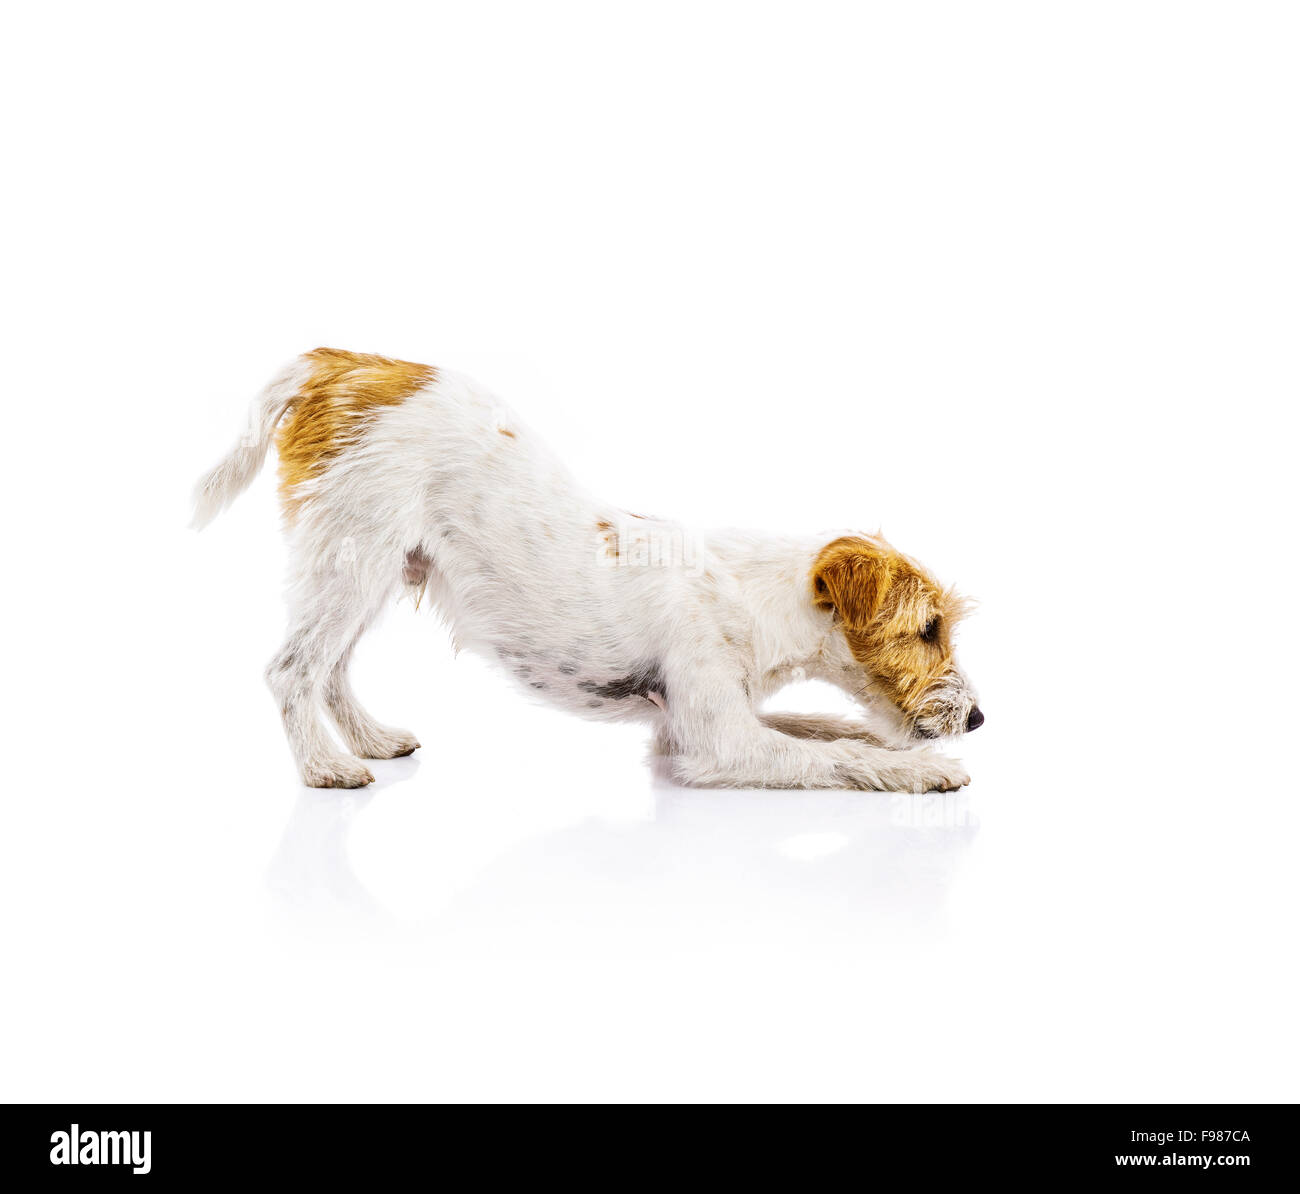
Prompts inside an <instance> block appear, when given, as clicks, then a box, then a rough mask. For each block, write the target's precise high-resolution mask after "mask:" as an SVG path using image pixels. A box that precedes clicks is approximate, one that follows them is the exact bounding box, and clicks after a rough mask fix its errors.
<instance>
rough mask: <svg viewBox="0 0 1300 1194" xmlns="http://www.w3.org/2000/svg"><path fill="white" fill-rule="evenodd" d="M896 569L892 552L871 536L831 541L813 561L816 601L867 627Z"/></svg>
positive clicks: (847, 621)
mask: <svg viewBox="0 0 1300 1194" xmlns="http://www.w3.org/2000/svg"><path fill="white" fill-rule="evenodd" d="M892 573H893V569H892V567H891V565H890V552H889V551H888V549H887V548H882V547H881V546H880V545H879V544H877V543H873V542H872V541H871V540H870V539H858V538H844V539H836V540H835V542H833V543H828V544H827V545H826V546H825V547H823V548H822V549H821V551H820V552H818V554H817V559H816V560H815V561H814V562H813V570H812V587H813V602H814V603H815V604H816V605H818V606H820V607H821V608H822V609H834V610H835V611H836V612H837V613H838V614H839V615H840V617H841V618H843V619H844V621H845V622H846V623H848V625H850V626H866V625H868V624H869V623H870V622H871V620H872V619H873V618H874V617H875V616H876V614H877V613H878V612H879V610H880V604H881V602H882V601H884V599H885V594H886V592H888V590H889V583H890V580H891V577H892Z"/></svg>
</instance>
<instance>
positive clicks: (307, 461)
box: [195, 348, 984, 792]
mask: <svg viewBox="0 0 1300 1194" xmlns="http://www.w3.org/2000/svg"><path fill="white" fill-rule="evenodd" d="M277 429H278V435H277ZM273 437H274V438H276V442H277V447H278V449H279V454H280V471H281V493H282V496H283V499H284V504H285V511H286V523H287V529H288V534H289V540H290V550H291V552H292V581H291V584H290V588H289V606H290V621H289V634H288V638H287V639H286V641H285V643H284V646H283V647H282V648H281V649H280V651H279V652H278V653H277V654H276V656H275V658H274V659H273V660H272V661H271V664H270V666H269V667H268V669H267V673H266V674H267V680H268V682H269V683H270V686H271V689H272V691H273V692H274V694H275V697H276V700H277V701H278V702H279V705H280V711H281V714H282V715H283V717H284V726H285V732H286V733H287V735H288V738H289V745H290V747H291V748H292V749H293V753H294V757H295V759H296V760H297V763H298V767H299V769H300V770H301V773H302V777H303V779H304V781H305V782H306V783H308V784H310V785H313V786H315V787H342V788H354V787H360V786H361V785H364V784H368V783H370V782H371V780H372V779H373V778H374V777H373V776H372V775H371V773H370V771H369V770H368V769H367V768H366V766H365V764H364V763H362V762H361V761H360V759H387V758H395V757H397V756H399V755H406V754H410V753H411V752H412V751H413V750H415V749H416V748H417V747H418V746H419V743H418V742H417V741H416V740H415V738H414V737H413V736H412V735H411V734H409V733H407V732H406V731H405V730H394V729H389V728H388V727H386V726H382V725H380V724H379V723H378V722H376V721H375V720H374V719H373V718H372V717H371V716H370V715H369V714H368V713H367V712H366V711H365V710H364V709H363V708H362V707H361V706H360V705H359V704H358V703H357V699H356V697H355V696H354V695H353V693H352V689H351V687H350V685H349V683H348V666H349V663H350V660H351V656H352V651H353V648H354V647H355V646H356V643H357V640H358V639H359V638H360V637H361V635H362V634H363V633H364V632H365V630H366V628H367V627H368V626H369V625H370V623H371V622H372V621H373V620H374V618H375V616H376V615H377V614H378V613H379V611H380V610H381V609H382V608H383V606H384V605H385V603H386V602H388V601H389V600H390V599H391V598H392V597H393V595H394V593H395V592H397V591H399V590H401V589H403V588H405V589H406V590H408V591H414V592H415V593H416V595H417V597H418V595H420V594H422V593H423V592H425V591H426V590H427V591H428V593H429V595H430V596H431V597H432V599H433V601H434V602H435V603H436V605H437V607H438V608H439V609H440V610H441V611H442V613H443V614H444V615H445V616H446V618H447V619H448V621H449V622H450V624H451V626H452V629H453V632H454V634H455V638H456V640H457V642H458V644H459V645H460V646H461V647H464V648H468V649H471V650H478V651H480V652H482V653H483V654H485V655H488V656H489V657H491V658H493V659H496V660H498V661H499V662H500V663H501V664H502V665H503V666H504V667H505V669H506V670H507V671H508V672H509V673H510V674H512V675H513V676H515V677H516V678H517V679H518V680H519V681H520V682H521V683H522V684H523V685H524V686H525V688H526V689H527V690H528V691H530V692H533V693H535V694H536V695H538V696H541V697H544V698H545V699H547V700H549V701H551V702H552V703H554V704H557V705H560V706H562V707H564V708H567V709H570V710H572V711H574V712H575V713H580V714H583V715H585V716H587V717H596V718H603V719H606V720H626V719H633V718H637V719H644V720H649V721H651V722H653V723H654V724H655V726H656V727H657V744H658V748H659V750H660V751H661V752H662V753H664V754H666V755H668V756H669V758H670V760H671V768H672V772H673V774H674V775H675V776H676V778H678V779H679V780H681V781H682V782H685V783H689V784H704V785H725V786H733V787H782V788H786V787H793V788H804V787H807V788H875V789H881V790H885V791H910V792H920V791H932V790H947V789H952V788H957V787H960V786H961V785H962V784H965V783H967V782H969V779H968V776H967V775H966V772H965V771H964V770H963V769H962V766H961V764H960V763H959V762H957V761H955V760H953V759H949V758H946V757H944V756H942V755H939V754H935V753H932V752H931V751H930V750H928V749H925V748H918V746H917V740H918V739H934V738H941V737H948V736H951V735H956V734H960V733H963V732H965V731H967V730H971V729H974V728H975V727H977V726H978V725H980V723H981V722H982V721H983V720H984V717H983V714H982V713H981V712H980V711H979V708H978V707H977V705H976V698H975V693H974V691H973V690H972V688H971V686H970V684H969V683H968V682H967V680H966V678H965V676H963V675H962V673H961V671H960V670H959V669H958V667H957V665H956V663H955V662H954V660H953V653H952V631H953V626H954V624H955V622H956V621H957V619H958V618H959V617H960V615H961V612H962V602H961V600H960V598H958V597H956V596H955V595H954V594H953V593H952V592H950V591H948V590H944V589H942V588H940V586H939V585H937V584H936V583H935V582H934V581H933V580H932V579H931V578H930V577H929V576H928V575H927V573H926V572H925V571H924V570H923V569H922V568H921V567H920V566H919V565H917V564H916V563H915V562H914V561H912V560H909V559H908V558H907V557H905V556H903V555H901V554H899V553H898V552H896V551H895V550H894V549H893V548H892V547H890V546H889V545H888V544H887V543H885V542H884V541H883V540H882V539H880V538H879V537H874V536H864V535H856V536H843V537H839V538H836V539H834V540H832V541H830V542H827V541H826V539H825V538H824V537H823V538H819V539H809V540H806V541H800V540H784V539H768V538H760V537H756V536H752V535H748V534H739V533H730V532H729V533H722V534H708V535H700V536H692V535H688V534H687V532H685V531H684V530H683V528H681V527H679V526H677V525H676V524H674V523H669V522H665V521H661V520H658V519H648V518H641V517H639V516H637V515H631V514H627V513H625V512H623V511H620V510H618V509H616V508H615V507H612V506H609V505H606V504H605V503H603V502H600V501H598V500H597V499H596V498H593V497H591V496H589V495H588V494H586V493H585V492H584V491H583V490H582V489H581V488H580V487H579V486H578V485H577V484H576V482H575V481H574V480H573V478H572V477H570V475H569V474H568V472H567V471H566V470H565V468H564V467H563V466H562V465H561V464H560V462H559V461H558V460H557V459H556V458H555V457H554V456H553V455H552V454H551V453H550V451H549V450H548V449H547V448H546V447H545V445H543V444H542V443H541V442H540V441H539V440H538V439H537V438H536V437H534V436H533V435H532V433H531V432H529V430H528V429H527V428H526V427H525V426H524V425H523V424H522V423H520V422H519V421H518V420H517V419H516V418H515V417H514V415H513V414H511V412H510V411H509V410H507V409H506V408H505V407H504V406H503V405H502V404H501V403H500V402H498V401H497V399H496V398H494V397H493V396H492V395H490V394H488V393H486V392H484V391H483V390H482V389H480V388H479V387H478V386H476V385H475V384H474V383H473V382H471V381H469V380H468V379H466V378H464V377H459V376H457V375H455V374H452V373H446V372H442V371H440V370H435V369H432V368H430V367H428V366H425V365H415V364H410V363H408V362H405V361H396V360H390V359H389V358H387V357H380V356H372V355H363V354H359V353H351V352H341V351H338V350H335V349H326V348H320V349H317V350H315V351H314V352H309V353H307V354H306V355H305V356H302V357H300V358H299V359H298V360H296V361H295V362H294V363H293V364H291V365H290V366H289V367H288V368H286V369H285V370H284V371H283V372H282V373H281V374H280V375H279V376H278V377H277V378H276V379H275V380H274V381H273V382H272V383H271V384H270V385H269V386H268V387H267V389H266V390H265V391H264V392H263V393H262V395H261V396H260V397H259V398H258V399H257V401H256V402H255V403H254V404H253V408H252V412H251V425H250V428H249V430H248V432H247V433H246V434H245V436H244V437H243V438H242V439H241V440H240V442H239V443H238V444H237V445H236V446H235V448H234V450H233V451H232V452H231V453H230V455H229V456H228V457H227V458H226V459H225V460H223V461H222V462H221V463H220V464H219V465H218V466H217V467H216V468H215V469H213V470H212V471H211V472H210V473H209V474H208V475H207V476H206V477H204V478H203V479H202V480H201V481H200V482H199V485H198V487H197V489H196V492H195V503H196V514H195V525H196V526H203V525H205V524H206V523H207V522H209V521H210V520H211V519H212V518H213V517H215V516H216V514H217V513H218V512H219V511H220V510H221V509H223V508H224V507H225V506H226V505H227V504H228V503H229V502H230V501H232V500H233V499H234V498H235V496H236V495H237V494H239V493H240V492H241V491H242V490H243V489H245V488H246V487H247V486H248V485H249V483H250V482H251V481H252V479H253V477H254V476H255V475H256V473H257V472H258V470H259V469H260V468H261V466H262V463H263V461H264V459H265V457H266V451H267V448H268V446H269V445H270V442H271V440H272V438H273ZM804 677H807V678H814V677H816V678H820V679H823V680H827V681H829V682H830V683H832V684H834V685H836V686H837V687H839V688H841V689H843V690H844V691H845V692H847V693H849V694H851V695H852V696H853V697H854V698H855V699H856V700H858V701H859V702H860V703H861V704H862V705H863V706H864V707H867V708H871V709H874V710H875V711H876V712H877V715H878V717H879V718H882V719H883V722H882V726H881V728H878V729H877V731H875V732H873V731H872V730H869V729H868V728H867V727H866V725H865V724H864V723H862V722H858V721H853V720H848V719H842V718H834V717H807V716H798V715H793V714H770V713H764V712H761V711H760V709H759V706H760V704H761V703H762V702H763V701H764V700H765V699H766V698H767V697H769V696H770V695H772V694H773V693H774V692H776V691H777V690H778V689H780V688H781V687H783V686H784V685H786V684H788V683H790V682H791V681H792V680H796V679H801V678H804ZM322 704H324V706H325V708H326V709H327V710H328V711H329V713H330V715H331V716H332V718H333V720H334V722H335V724H336V725H337V726H338V729H339V732H340V734H341V735H342V737H343V740H344V742H346V744H347V746H348V748H349V749H350V750H351V751H352V754H350V755H349V754H343V753H341V752H340V751H339V750H338V749H337V747H336V746H335V745H334V743H333V742H332V740H331V739H330V737H329V736H328V734H327V733H326V731H325V729H324V728H323V726H322V725H321V721H320V717H319V713H320V706H321V705H322ZM354 756H359V758H358V757H354Z"/></svg>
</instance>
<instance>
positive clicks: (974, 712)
mask: <svg viewBox="0 0 1300 1194" xmlns="http://www.w3.org/2000/svg"><path fill="white" fill-rule="evenodd" d="M983 724H984V714H983V713H981V712H980V707H979V706H978V705H976V706H974V708H972V709H971V711H970V716H969V717H967V718H966V733H968V734H969V733H970V732H971V730H978V729H979V728H980V726H982V725H983Z"/></svg>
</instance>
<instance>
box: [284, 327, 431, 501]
mask: <svg viewBox="0 0 1300 1194" xmlns="http://www.w3.org/2000/svg"><path fill="white" fill-rule="evenodd" d="M303 359H304V360H305V361H306V362H308V363H309V365H310V367H311V372H310V373H309V375H308V377H307V380H306V381H305V382H304V383H303V384H302V386H301V387H300V388H299V390H298V395H297V397H296V398H295V399H294V403H293V406H292V408H291V409H290V412H289V415H288V417H287V418H286V419H285V420H284V422H283V423H282V424H281V425H280V430H279V434H278V436H277V438H276V448H277V449H278V451H279V453H280V496H281V499H282V500H283V502H284V506H285V511H286V513H288V514H289V515H292V514H293V513H294V512H295V511H296V509H297V507H298V502H299V500H300V499H299V498H298V497H297V496H296V495H295V493H294V490H295V489H296V488H297V487H298V486H299V485H301V484H302V483H303V482H304V481H309V480H311V479H313V478H315V477H318V476H320V474H321V473H322V472H324V470H325V467H326V466H327V465H328V464H329V462H330V461H331V460H333V459H334V457H336V456H337V455H338V454H339V452H341V451H342V450H343V449H344V448H345V447H346V446H347V445H348V444H349V443H352V442H354V441H355V440H356V438H357V437H358V436H359V435H360V434H361V432H362V431H363V430H364V428H365V425H366V420H367V417H368V416H369V415H370V414H371V413H372V412H373V411H374V410H375V409H376V408H377V407H382V406H396V405H397V404H398V403H400V402H402V401H404V400H405V399H407V398H409V397H410V396H411V395H412V394H414V393H415V392H416V391H417V390H419V389H421V388H422V387H424V386H426V385H428V384H429V383H430V382H432V381H435V380H436V379H437V376H438V374H437V370H435V369H434V368H433V367H432V366H430V365H417V364H413V363H412V362H410V361H397V360H393V359H392V358H391V357H381V356H376V355H374V354H373V353H362V352H345V351H343V350H342V349H338V348H317V349H313V350H312V351H311V352H309V353H306V354H305V356H304V358H303Z"/></svg>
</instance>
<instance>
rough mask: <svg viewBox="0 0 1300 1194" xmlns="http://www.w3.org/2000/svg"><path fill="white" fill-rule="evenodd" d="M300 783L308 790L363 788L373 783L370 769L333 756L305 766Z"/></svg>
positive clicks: (342, 756) (354, 761)
mask: <svg viewBox="0 0 1300 1194" xmlns="http://www.w3.org/2000/svg"><path fill="white" fill-rule="evenodd" d="M302 782H303V783H305V784H306V785H307V786H308V787H309V788H364V787H365V786H366V784H372V783H374V782H375V777H374V776H373V775H371V774H370V769H369V768H368V767H366V766H365V764H363V763H359V762H357V760H356V759H350V758H348V757H347V756H346V755H335V756H333V757H331V758H328V759H322V760H320V761H319V762H313V763H308V764H306V765H305V766H304V767H303V769H302Z"/></svg>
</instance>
